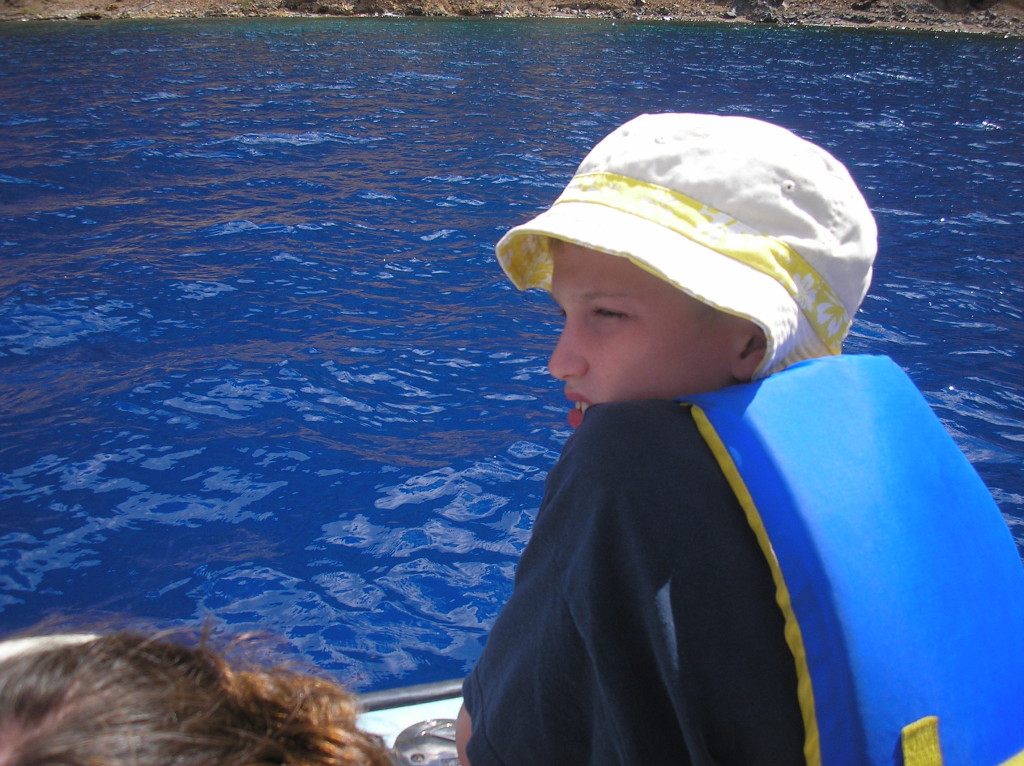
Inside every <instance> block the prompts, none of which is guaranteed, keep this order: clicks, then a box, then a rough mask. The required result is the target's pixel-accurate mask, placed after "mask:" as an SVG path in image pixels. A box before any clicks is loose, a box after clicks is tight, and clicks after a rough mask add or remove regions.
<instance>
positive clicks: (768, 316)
mask: <svg viewBox="0 0 1024 766" xmlns="http://www.w3.org/2000/svg"><path fill="white" fill-rule="evenodd" d="M549 238H554V239H559V240H563V241H566V242H571V243H573V244H576V245H579V246H581V247H586V248H588V249H592V250H597V251H599V252H602V253H607V254H609V255H615V256H620V257H623V258H628V259H629V260H630V261H632V262H633V263H635V264H636V265H637V266H639V267H640V268H642V269H645V270H646V271H649V272H651V273H652V274H654V275H655V276H657V277H659V278H660V279H664V280H665V281H667V282H669V283H670V284H672V285H674V286H675V287H677V288H678V289H680V290H682V291H683V292H684V293H686V294H688V295H690V296H692V297H693V298H696V299H697V300H699V301H702V302H703V303H706V304H707V305H709V306H711V307H713V308H715V309H718V310H719V311H725V312H727V313H729V314H733V315H735V316H739V317H743V318H745V319H748V320H750V321H751V322H753V323H754V324H756V325H758V326H759V327H761V328H762V329H763V330H764V332H765V336H766V339H767V343H768V348H767V350H766V353H765V359H764V361H763V362H762V364H761V365H760V367H759V368H758V371H757V372H756V373H755V378H759V377H763V376H764V375H767V374H770V373H771V372H774V371H775V370H777V369H781V368H782V367H784V366H788V365H789V364H792V363H794V362H796V361H800V360H801V359H808V358H812V357H816V356H826V355H828V353H829V352H828V351H827V349H825V346H824V344H823V343H822V342H821V341H820V339H819V338H818V336H817V335H816V334H815V332H814V330H813V329H812V327H811V326H810V323H809V322H808V321H807V320H806V318H805V317H804V316H803V314H802V312H801V311H800V309H799V307H798V306H797V304H796V302H795V301H794V300H793V297H792V296H791V295H790V294H789V293H788V292H787V291H786V289H785V288H784V287H783V286H782V285H781V284H779V283H778V282H777V281H776V280H775V279H773V278H772V277H770V276H768V275H767V274H764V273H762V272H760V271H758V270H756V269H754V268H752V267H750V266H748V265H747V264H745V263H742V262H741V261H738V260H735V259H733V258H730V257H728V256H726V255H723V254H721V253H719V252H717V251H715V250H712V249H710V248H708V247H705V246H704V245H700V244H698V243H696V242H694V241H693V240H691V239H689V238H687V237H686V236H684V235H682V234H679V233H678V232H676V231H673V230H671V229H669V228H667V227H665V226H662V225H660V224H658V223H654V222H652V221H648V220H646V219H644V218H641V217H639V216H635V215H633V214H631V213H627V212H624V211H622V210H618V209H615V208H611V207H607V206H605V205H598V204H593V203H586V202H570V201H566V202H560V203H558V204H556V205H554V206H552V207H551V208H550V209H548V210H546V211H545V212H543V213H541V214H540V215H538V216H537V217H536V218H534V219H533V220H531V221H529V222H528V223H525V224H523V225H521V226H517V227H515V228H513V229H511V230H509V231H508V232H507V233H506V234H505V236H504V237H502V238H501V240H500V241H499V242H498V244H497V245H496V247H495V251H496V255H497V257H498V261H499V263H500V264H501V266H502V268H503V269H504V270H505V273H506V274H507V275H508V276H509V278H510V279H511V280H512V282H513V284H515V285H516V287H518V288H519V289H521V290H525V289H529V288H542V289H545V290H550V289H551V270H552V261H551V257H552V256H551V247H550V242H549Z"/></svg>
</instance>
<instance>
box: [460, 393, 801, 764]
mask: <svg viewBox="0 0 1024 766" xmlns="http://www.w3.org/2000/svg"><path fill="white" fill-rule="evenodd" d="M463 691H464V695H465V704H466V707H467V710H468V711H469V714H470V716H471V717H472V719H473V737H472V739H471V740H470V743H469V747H468V755H469V758H470V760H471V762H472V763H473V766H489V765H490V764H503V765H504V766H524V765H529V766H534V765H536V764H623V765H625V764H628V765H630V766H638V765H641V764H643V765H649V764H670V763H671V764H737V765H740V764H742V765H743V766H750V765H751V764H760V763H763V764H772V766H781V765H785V764H798V763H804V758H803V739H804V730H803V723H802V720H801V717H800V709H799V706H798V703H797V695H796V669H795V664H794V660H793V655H792V653H791V652H790V650H789V648H788V647H787V645H786V642H785V639H784V634H783V617H782V613H781V611H780V610H779V608H778V606H777V605H776V603H775V589H774V585H773V583H772V579H771V573H770V570H769V568H768V564H767V562H766V560H765V558H764V555H763V554H762V553H761V551H760V549H759V547H758V544H757V541H756V539H755V538H754V534H753V532H752V531H751V529H750V527H749V526H748V525H747V522H746V519H745V518H744V515H743V512H742V510H741V509H740V507H739V505H738V503H737V501H736V498H735V496H734V495H733V493H732V491H731V490H730V488H729V486H728V484H727V483H726V480H725V478H724V476H723V475H722V472H721V470H720V469H719V468H718V465H717V463H716V462H715V460H714V458H713V457H712V455H711V453H710V452H709V450H708V448H707V446H706V445H705V443H704V441H703V439H702V438H701V437H700V435H699V434H698V432H697V430H696V426H695V425H694V422H693V419H692V417H691V415H690V412H689V409H688V408H686V407H683V406H680V405H679V404H676V403H674V402H669V401H648V402H623V403H615V404H605V405H598V406H594V407H591V408H590V409H589V410H588V411H587V414H586V417H585V418H584V421H583V424H582V425H581V426H580V428H579V429H578V430H577V431H576V432H575V433H574V434H573V435H572V437H570V439H569V440H568V442H567V443H566V445H565V449H564V450H563V452H562V455H561V457H560V458H559V460H558V462H557V464H556V465H555V467H554V468H553V469H552V471H551V473H550V475H549V476H548V481H547V486H546V492H545V497H544V500H543V503H542V504H541V508H540V510H539V512H538V514H537V521H536V524H535V526H534V530H533V534H532V537H531V540H530V542H529V544H528V545H527V547H526V550H525V551H524V552H523V556H522V559H521V560H520V563H519V566H518V569H517V572H516V580H515V588H514V591H513V594H512V596H511V598H510V599H509V601H508V603H507V604H506V605H505V607H504V608H503V609H502V611H501V613H500V614H499V616H498V619H497V621H496V622H495V625H494V628H493V630H492V631H491V634H490V636H489V638H488V641H487V645H486V647H485V649H484V651H483V654H482V655H481V657H480V660H479V662H478V663H477V665H476V667H475V668H474V670H473V672H472V673H471V674H470V676H469V677H468V678H467V680H466V682H465V685H464V690H463Z"/></svg>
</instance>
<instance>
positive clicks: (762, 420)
mask: <svg viewBox="0 0 1024 766" xmlns="http://www.w3.org/2000/svg"><path fill="white" fill-rule="evenodd" d="M686 401H688V402H691V403H692V404H693V405H694V406H693V415H694V418H695V419H696V421H697V425H698V427H699V429H700V431H701V433H702V434H703V436H704V439H705V440H706V441H707V443H708V445H709V446H710V447H711V449H712V451H713V452H714V454H715V456H716V458H717V460H718V462H719V464H720V465H721V467H722V469H723V471H724V472H725V475H726V477H727V478H728V479H729V482H730V484H731V485H732V487H733V490H734V491H735V492H736V495H737V497H738V498H739V500H740V504H741V505H742V506H743V508H744V511H745V513H746V514H747V518H748V520H749V522H750V525H751V527H752V528H753V530H754V532H755V533H756V534H757V536H758V540H759V541H760V544H761V548H762V550H763V551H764V553H765V555H766V557H767V558H768V561H769V564H770V566H771V568H772V573H773V576H774V578H775V583H776V597H777V601H778V603H779V606H780V607H781V608H782V611H783V613H784V614H785V618H786V639H787V641H788V643H789V646H790V648H791V649H792V650H793V655H794V658H795V661H796V669H797V675H798V689H799V695H800V705H801V710H802V713H803V718H804V726H805V730H806V742H805V747H804V751H805V755H806V758H807V763H808V764H810V766H842V765H844V764H851V765H854V764H856V766H867V765H871V766H876V765H881V764H901V763H902V764H906V765H907V766H939V764H945V766H996V764H1007V763H1012V764H1014V766H1018V765H1024V566H1022V564H1021V559H1020V555H1019V554H1018V552H1017V549H1016V546H1015V545H1014V542H1013V539H1012V537H1011V535H1010V533H1009V530H1008V529H1007V526H1006V523H1005V521H1004V520H1003V518H1002V515H1001V514H1000V512H999V510H998V508H997V507H996V505H995V503H994V502H993V500H992V497H991V495H990V494H989V492H988V490H987V489H986V488H985V486H984V484H983V483H982V481H981V479H980V478H979V477H978V475H977V474H976V473H975V471H974V469H973V468H972V467H971V465H970V463H968V461H967V459H966V458H965V457H964V455H963V454H962V453H961V451H960V450H959V448H958V447H957V446H956V444H955V442H954V441H953V440H952V438H951V437H950V436H949V434H948V433H947V432H946V430H945V428H944V427H943V426H942V424H941V423H940V422H939V420H938V418H937V417H936V416H935V415H934V413H933V412H932V411H931V409H930V407H929V406H928V404H927V402H925V400H924V398H923V397H922V396H921V395H920V393H919V392H918V391H917V389H916V387H915V386H914V384H913V383H912V382H911V381H910V380H909V378H907V376H906V375H905V374H904V373H903V372H902V371H901V370H900V368H899V367H898V366H897V365H896V364H895V363H893V362H892V360H890V359H888V358H887V357H877V356H838V357H830V358H827V359H817V360H812V361H809V362H802V363H800V364H796V365H794V366H793V367H791V368H789V369H788V370H786V371H785V372H782V373H778V374H776V375H773V376H771V377H769V378H767V379H766V380H763V381H759V382H756V383H751V384H748V385H742V386H734V387H730V388H727V389H724V390H721V391H718V392H715V393H711V394H702V395H698V396H693V397H687V398H686Z"/></svg>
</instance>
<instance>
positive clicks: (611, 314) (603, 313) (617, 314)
mask: <svg viewBox="0 0 1024 766" xmlns="http://www.w3.org/2000/svg"><path fill="white" fill-rule="evenodd" d="M594 316H599V317H602V318H606V319H621V318H622V317H624V316H626V315H625V314H623V313H622V312H621V311H612V310H611V309H594Z"/></svg>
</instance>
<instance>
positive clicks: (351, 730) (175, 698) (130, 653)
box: [0, 632, 391, 766]
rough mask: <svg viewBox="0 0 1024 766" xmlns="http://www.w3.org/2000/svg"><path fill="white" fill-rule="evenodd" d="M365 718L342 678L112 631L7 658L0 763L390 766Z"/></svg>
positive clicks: (1, 670) (0, 686)
mask: <svg viewBox="0 0 1024 766" xmlns="http://www.w3.org/2000/svg"><path fill="white" fill-rule="evenodd" d="M356 714H357V709H356V704H355V699H354V697H353V696H352V695H351V694H349V693H348V692H347V691H346V690H345V689H344V688H342V687H341V686H339V685H338V684H336V683H334V682H332V681H328V680H326V679H323V678H319V677H316V676H314V675H311V674H307V673H303V672H296V671H293V670H289V669H286V668H285V667H283V666H278V667H269V668H268V667H260V666H257V665H253V664H246V665H241V666H233V665H232V664H231V663H229V661H228V659H227V657H226V652H221V651H216V650H214V649H212V648H211V647H210V646H208V644H207V641H206V640H205V639H204V640H202V641H200V643H199V644H198V645H195V646H188V645H184V644H182V643H180V642H178V641H176V640H171V639H170V638H169V637H147V636H144V635H139V634H136V633H131V632H114V633H110V634H107V635H103V636H100V637H98V638H95V639H92V640H88V641H84V642H81V643H75V644H70V645H63V646H57V647H56V648H48V649H45V650H40V651H31V652H26V653H22V654H18V655H15V656H14V657H11V658H9V659H7V660H5V661H2V662H0V766H58V764H59V765H61V766H101V765H102V766H129V765H131V766H214V765H215V764H216V765H217V766H390V763H391V761H390V760H389V758H388V755H387V752H386V750H385V749H384V746H383V744H382V743H381V742H380V740H379V738H377V737H376V736H374V735H371V734H367V733H365V732H363V731H360V730H359V729H358V728H357V726H356Z"/></svg>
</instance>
